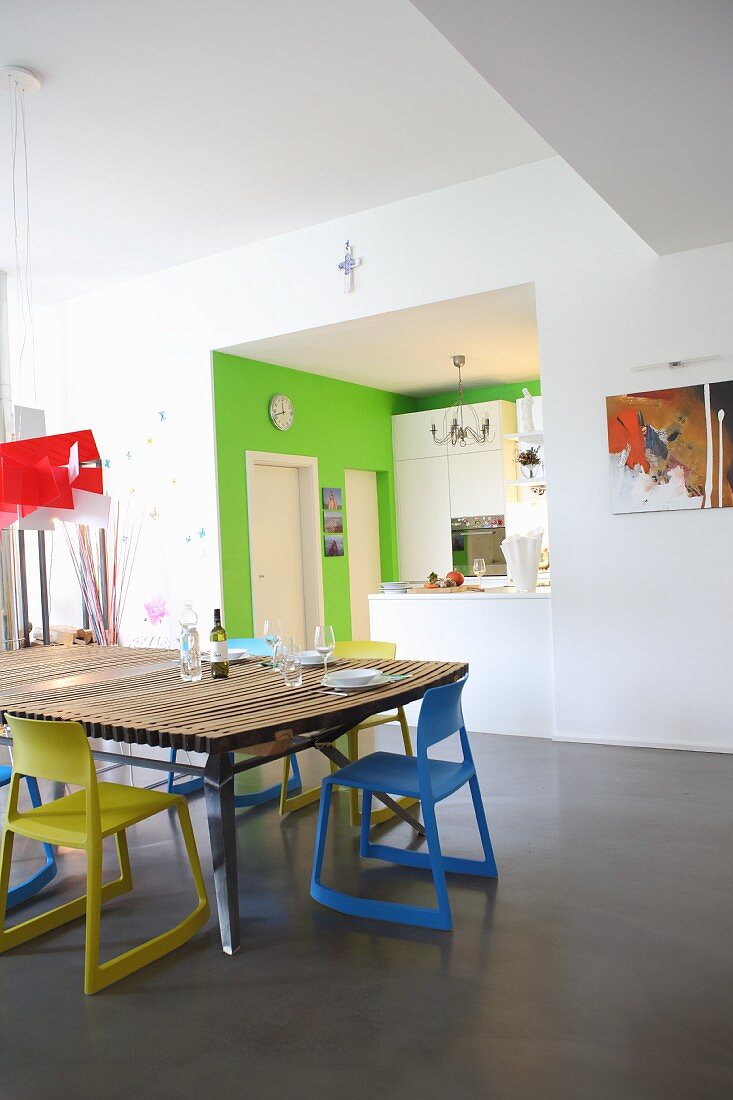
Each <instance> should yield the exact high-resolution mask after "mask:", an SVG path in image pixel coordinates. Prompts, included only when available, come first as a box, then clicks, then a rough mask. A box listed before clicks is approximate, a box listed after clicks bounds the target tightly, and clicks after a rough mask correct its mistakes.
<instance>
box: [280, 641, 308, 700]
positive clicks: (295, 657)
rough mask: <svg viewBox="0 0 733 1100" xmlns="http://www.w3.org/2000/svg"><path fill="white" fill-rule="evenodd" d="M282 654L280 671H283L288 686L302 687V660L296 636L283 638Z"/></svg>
mask: <svg viewBox="0 0 733 1100" xmlns="http://www.w3.org/2000/svg"><path fill="white" fill-rule="evenodd" d="M282 655H283V659H282V665H281V668H280V671H281V672H282V675H283V680H284V681H285V685H286V687H294V688H296V687H300V685H301V684H302V683H303V671H302V663H301V660H300V646H299V645H298V643H297V642H296V640H295V638H284V639H283V641H282Z"/></svg>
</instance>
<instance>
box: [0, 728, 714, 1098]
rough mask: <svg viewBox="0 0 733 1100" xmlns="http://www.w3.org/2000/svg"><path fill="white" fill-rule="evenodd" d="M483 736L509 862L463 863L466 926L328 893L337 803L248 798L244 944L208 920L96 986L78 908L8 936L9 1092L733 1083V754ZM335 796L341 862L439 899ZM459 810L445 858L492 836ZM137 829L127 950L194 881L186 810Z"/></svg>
mask: <svg viewBox="0 0 733 1100" xmlns="http://www.w3.org/2000/svg"><path fill="white" fill-rule="evenodd" d="M380 737H381V738H382V741H383V743H384V744H387V743H388V742H389V743H391V742H392V735H391V734H390V735H387V734H380ZM472 741H473V746H474V752H475V756H476V759H477V764H478V767H479V772H480V778H481V783H482V788H483V792H484V797H485V801H486V804H487V810H488V816H489V824H490V828H491V830H492V835H493V840H494V847H495V851H496V856H497V861H498V863H499V869H500V874H501V877H500V879H499V881H498V883H496V882H487V881H486V880H483V881H482V880H480V879H475V880H471V879H468V878H460V877H455V878H452V879H451V882H450V889H451V900H452V905H453V916H454V931H453V932H452V933H431V932H426V931H418V930H412V929H408V928H399V927H397V926H394V927H392V926H389V925H386V924H381V923H374V922H367V921H357V920H353V919H348V918H346V917H342V916H340V915H338V914H336V913H332V912H329V911H328V910H325V909H323V908H320V907H319V906H317V905H316V904H315V903H314V902H312V901H311V899H310V897H309V894H308V879H309V873H310V862H311V852H312V846H313V837H314V828H315V815H316V807H310V808H309V809H306V810H303V811H301V812H300V813H296V814H292V815H291V816H290V817H289V818H287V819H285V820H281V819H279V818H278V816H277V813H276V812H275V810H274V809H273V808H262V809H258V810H248V811H241V812H240V814H239V825H238V837H239V870H240V881H241V904H242V914H243V935H244V947H243V950H242V951H241V953H240V954H239V955H238V956H236V957H234V958H227V957H225V956H224V955H222V954H221V952H220V950H219V946H218V932H217V928H216V924H215V922H214V920H213V919H212V921H211V923H210V924H209V926H208V927H207V928H206V929H205V930H204V931H203V932H202V933H201V934H199V936H198V937H197V938H196V939H195V940H194V941H193V942H192V943H191V944H189V945H188V946H186V947H184V948H182V949H181V950H180V951H178V952H176V953H175V954H173V955H171V956H169V957H168V958H167V959H164V960H162V961H160V962H158V963H156V964H154V965H153V966H150V967H148V968H147V969H145V970H144V971H142V972H141V973H139V974H137V975H135V976H133V977H131V978H128V979H127V980H125V981H124V982H121V983H119V984H118V985H116V986H114V987H112V988H111V989H109V990H108V991H106V992H103V993H100V994H98V995H97V996H95V997H84V996H83V994H82V967H83V946H82V945H83V925H82V923H81V922H78V923H77V924H75V925H73V926H69V927H67V928H66V929H63V930H59V931H58V932H56V933H54V934H52V935H49V936H47V937H45V938H44V939H43V940H39V941H36V942H35V943H34V944H30V945H27V946H26V947H23V948H19V949H18V950H16V951H14V952H11V953H9V954H7V955H4V956H3V957H2V958H0V1098H2V1100H35V1098H36V1097H38V1098H41V1097H43V1098H46V1097H49V1096H56V1095H60V1096H64V1095H73V1096H75V1097H83V1098H85V1097H98V1098H104V1100H112V1098H116V1097H135V1098H140V1100H142V1098H146V1097H173V1096H175V1097H183V1098H187V1097H196V1098H201V1097H205V1098H208V1097H223V1098H228V1097H306V1098H308V1097H316V1096H318V1097H327V1098H328V1097H348V1098H350V1100H351V1098H361V1097H365V1098H366V1097H370V1098H371V1097H375V1096H385V1097H398V1096H399V1097H404V1096H406V1095H410V1096H415V1097H421V1096H423V1097H431V1098H432V1097H446V1098H453V1097H460V1098H462V1097H500V1098H503V1097H510V1098H515V1097H516V1098H522V1100H524V1098H534V1097H541V1098H555V1097H557V1098H561V1097H562V1098H573V1097H593V1098H604V1097H623V1098H632V1097H649V1098H657V1097H659V1098H660V1100H661V1098H665V1100H669V1098H676V1097H680V1098H688V1097H689V1098H692V1097H694V1098H696V1100H697V1098H705V1097H730V1096H731V1095H733V844H732V840H733V757H729V756H724V755H714V754H703V753H697V754H696V753H682V752H666V751H661V750H656V751H655V750H643V749H623V748H604V747H598V746H585V745H563V744H553V743H549V742H546V741H537V740H523V739H518V738H502V737H488V736H476V737H474V738H473V739H472ZM311 755H312V754H311ZM301 759H303V758H302V757H301ZM304 763H305V768H304V771H305V772H306V775H307V776H308V777H309V778H310V777H315V776H316V775H317V774H318V773H319V771H320V772H321V773H322V772H323V771H324V766H323V762H322V761H321V760H320V759H319V758H317V757H314V758H313V759H307V760H306V761H305V762H304ZM125 774H126V773H123V772H120V773H119V778H120V779H122V778H124V776H125ZM106 778H118V775H117V773H112V775H109V776H107V777H106ZM136 778H137V780H138V781H139V782H143V781H149V780H150V773H145V775H144V774H143V773H142V772H138V773H137V776H136ZM248 781H250V782H251V780H248ZM2 794H3V792H0V797H2ZM339 802H340V803H341V804H340V805H339V806H338V810H337V817H336V828H334V830H333V832H332V833H331V844H330V848H329V860H330V862H329V866H328V873H329V875H330V880H331V881H333V882H335V883H338V884H339V885H340V886H342V887H343V888H345V889H356V888H360V889H361V890H362V891H364V892H365V893H369V894H370V895H372V896H379V897H385V898H393V899H398V898H399V899H404V898H411V899H413V900H420V899H424V900H426V901H427V900H428V899H429V897H430V890H429V882H428V880H427V879H426V877H425V875H424V874H422V873H420V872H409V871H406V870H405V869H399V870H398V869H396V868H388V867H384V866H382V865H376V864H370V865H368V866H360V864H359V860H358V856H357V838H356V835H355V833H354V831H353V830H351V829H350V828H349V826H348V823H347V818H346V814H345V805H344V803H345V799H343V798H342V799H340V800H339ZM191 806H192V810H193V814H194V820H195V825H196V829H197V835H198V837H199V841H200V848H201V851H202V854H203V855H204V857H205V860H206V864H207V869H208V867H209V864H208V844H207V835H206V826H205V819H204V813H203V803H202V800H201V798H200V797H196V798H193V799H192V800H191ZM439 821H440V824H441V828H442V830H443V837H444V840H445V845H444V849H445V851H446V852H447V853H449V854H450V853H455V854H458V853H461V854H467V855H470V854H478V852H479V847H478V840H477V837H476V835H475V831H474V829H473V827H472V816H471V811H470V804H469V802H468V800H467V798H466V797H463V796H461V795H457V796H454V797H453V798H452V799H450V800H448V801H447V802H446V803H445V804H444V806H443V809H442V810H441V813H440V818H439ZM379 831H380V832H383V833H386V834H389V836H390V840H395V841H397V840H407V839H409V838H408V835H407V834H408V832H409V830H406V827H405V826H404V825H402V824H400V825H398V826H390V827H382V829H380V830H379ZM131 841H132V844H131V847H132V858H133V874H134V875H135V884H136V890H135V892H134V893H133V894H131V895H128V896H126V897H123V898H120V899H118V900H116V901H113V902H111V903H110V905H109V907H108V909H107V910H106V916H105V920H104V922H103V937H104V943H105V949H106V950H107V952H108V953H112V952H113V951H114V952H116V951H119V950H120V949H123V948H124V947H125V946H126V945H129V944H132V943H133V942H134V941H135V939H136V938H138V937H143V936H146V935H149V934H151V932H152V931H153V930H157V929H161V928H163V927H164V926H165V924H166V922H169V923H173V922H174V921H175V920H176V919H177V918H178V916H179V915H181V914H182V913H183V912H184V908H185V906H186V905H187V904H190V902H191V900H192V894H191V890H190V887H189V884H188V882H187V880H186V879H185V877H184V875H183V874H182V866H183V863H182V859H181V845H180V843H179V840H178V838H177V837H176V835H175V833H174V830H173V822H172V821H171V820H169V819H168V817H167V816H163V817H161V818H159V819H158V820H157V822H151V823H148V824H145V825H141V826H138V827H137V828H136V829H134V830H132V831H131ZM19 855H20V857H21V859H22V861H23V862H21V863H19V865H18V870H19V871H20V872H21V873H22V872H23V871H24V870H27V869H28V868H29V867H30V866H31V863H30V862H29V860H30V859H31V858H33V857H32V853H31V851H30V848H29V847H26V848H25V849H20V850H19ZM60 861H61V866H62V870H61V872H60V873H59V876H58V879H57V880H56V881H55V882H54V883H53V884H52V885H51V886H50V887H49V888H48V890H47V899H46V900H47V901H50V900H51V898H52V897H53V899H54V900H60V899H62V898H65V897H67V896H71V892H72V891H79V890H80V889H81V888H82V884H83V877H82V876H83V862H82V861H81V860H80V859H79V858H78V856H77V855H76V854H74V853H66V854H63V853H62V855H61V856H60ZM112 865H113V864H112V860H111V859H110V862H109V870H110V871H111V869H112ZM33 908H35V906H34V907H31V909H33Z"/></svg>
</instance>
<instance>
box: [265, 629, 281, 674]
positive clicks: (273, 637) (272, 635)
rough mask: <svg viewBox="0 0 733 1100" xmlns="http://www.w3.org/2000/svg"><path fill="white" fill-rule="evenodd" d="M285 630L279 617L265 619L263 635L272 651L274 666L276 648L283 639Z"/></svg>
mask: <svg viewBox="0 0 733 1100" xmlns="http://www.w3.org/2000/svg"><path fill="white" fill-rule="evenodd" d="M282 636H283V631H282V627H281V626H280V620H279V619H265V621H264V623H263V624H262V637H263V639H264V641H265V644H266V645H267V648H268V649H269V650H270V651H271V653H272V658H271V660H272V667H273V668H274V667H275V650H276V648H277V644H278V642H280V641H282Z"/></svg>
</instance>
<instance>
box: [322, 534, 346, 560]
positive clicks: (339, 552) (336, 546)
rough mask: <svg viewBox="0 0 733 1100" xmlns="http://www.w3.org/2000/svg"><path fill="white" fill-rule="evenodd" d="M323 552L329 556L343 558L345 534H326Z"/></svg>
mask: <svg viewBox="0 0 733 1100" xmlns="http://www.w3.org/2000/svg"><path fill="white" fill-rule="evenodd" d="M323 552H324V554H325V555H326V557H327V558H342V557H343V556H344V536H343V535H324V536H323Z"/></svg>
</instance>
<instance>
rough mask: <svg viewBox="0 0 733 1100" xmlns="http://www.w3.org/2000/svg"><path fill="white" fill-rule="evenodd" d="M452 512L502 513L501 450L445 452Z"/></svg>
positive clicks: (456, 514)
mask: <svg viewBox="0 0 733 1100" xmlns="http://www.w3.org/2000/svg"><path fill="white" fill-rule="evenodd" d="M448 482H449V489H450V514H451V516H498V515H504V503H505V496H504V462H503V455H502V452H501V450H497V451H484V450H478V449H477V450H475V451H454V452H453V453H452V454H450V455H448Z"/></svg>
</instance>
